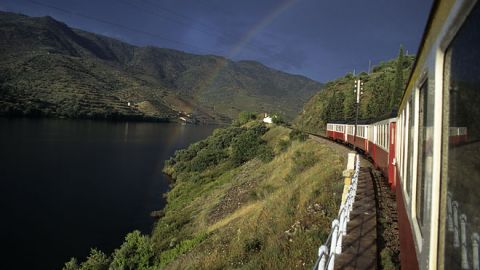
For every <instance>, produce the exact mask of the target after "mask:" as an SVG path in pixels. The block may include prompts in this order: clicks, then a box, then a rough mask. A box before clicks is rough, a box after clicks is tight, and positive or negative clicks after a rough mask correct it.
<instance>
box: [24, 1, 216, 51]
mask: <svg viewBox="0 0 480 270" xmlns="http://www.w3.org/2000/svg"><path fill="white" fill-rule="evenodd" d="M25 1H27V2H30V3H32V4H35V5H39V6H43V7H47V8H50V9H54V10H57V11H60V12H63V13H66V14H70V15H74V16H78V17H82V18H84V19H88V20H93V21H96V22H100V23H103V24H107V25H111V26H114V27H117V28H122V29H125V30H128V31H130V32H134V33H139V34H143V35H147V36H151V37H154V38H158V39H161V40H165V41H167V42H171V43H175V44H179V45H182V46H185V47H187V48H190V49H196V50H198V51H200V52H202V51H208V52H210V53H214V52H213V51H210V50H208V49H204V48H200V47H197V46H193V45H191V44H188V43H185V42H182V41H178V40H174V39H171V38H167V37H165V36H162V35H158V34H155V33H151V32H148V31H144V30H141V29H136V28H133V27H130V26H126V25H123V24H119V23H115V22H111V21H107V20H105V19H100V18H96V17H93V16H90V15H85V14H82V13H78V12H73V11H71V10H68V9H64V8H61V7H58V6H54V5H51V4H47V3H42V2H38V1H35V0H25Z"/></svg>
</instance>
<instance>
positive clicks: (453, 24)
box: [432, 1, 480, 269]
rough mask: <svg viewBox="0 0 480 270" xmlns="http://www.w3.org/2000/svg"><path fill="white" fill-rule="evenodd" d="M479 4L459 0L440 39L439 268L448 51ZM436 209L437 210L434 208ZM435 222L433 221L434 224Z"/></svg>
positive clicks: (443, 230) (445, 189) (442, 248)
mask: <svg viewBox="0 0 480 270" xmlns="http://www.w3.org/2000/svg"><path fill="white" fill-rule="evenodd" d="M476 5H480V1H458V2H456V3H455V5H454V8H453V10H454V12H452V14H450V16H449V17H448V18H447V20H446V23H445V26H444V29H443V33H444V36H443V38H442V40H441V41H440V45H439V50H438V53H437V55H438V57H437V58H438V62H439V63H438V66H440V67H439V75H440V76H439V78H440V80H439V81H440V89H441V91H440V92H441V94H440V98H439V99H440V100H441V104H442V110H441V111H440V114H441V116H442V119H441V121H440V123H441V127H440V128H441V131H440V134H441V135H442V136H441V140H440V143H439V144H440V147H441V153H440V157H439V159H440V160H439V164H440V169H439V170H438V171H439V174H440V175H439V182H440V184H439V192H438V197H439V198H438V203H437V205H438V207H439V209H438V210H437V211H436V212H434V213H432V219H433V218H435V217H437V220H436V223H437V224H436V225H437V226H436V227H435V228H434V232H432V235H433V236H434V237H435V239H433V240H435V241H436V243H438V249H437V252H435V253H434V254H432V255H434V256H435V257H434V258H433V259H435V261H434V263H435V264H434V266H436V267H438V269H445V263H446V261H445V253H444V251H445V249H446V245H445V241H446V240H445V238H446V230H447V225H446V224H447V218H446V216H447V201H448V199H447V197H448V194H447V192H448V183H447V181H446V180H445V179H446V178H447V176H448V169H449V165H448V162H449V127H450V95H449V89H448V88H447V87H445V80H446V77H445V70H446V63H447V60H446V57H447V52H448V50H449V49H450V47H451V45H453V42H454V41H455V38H456V37H457V34H458V33H459V32H460V30H461V29H462V27H463V25H464V23H465V22H466V20H467V18H468V17H469V16H470V14H471V11H472V10H473V9H474V8H475V7H476ZM432 212H433V210H432ZM433 214H436V215H437V216H433ZM432 225H433V224H432ZM437 258H438V259H437Z"/></svg>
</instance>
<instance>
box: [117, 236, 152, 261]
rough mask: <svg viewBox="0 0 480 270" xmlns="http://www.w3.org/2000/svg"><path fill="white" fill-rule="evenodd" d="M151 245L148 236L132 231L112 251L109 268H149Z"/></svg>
mask: <svg viewBox="0 0 480 270" xmlns="http://www.w3.org/2000/svg"><path fill="white" fill-rule="evenodd" d="M153 255H154V254H153V245H152V242H151V241H150V238H148V237H147V236H144V235H142V234H141V233H140V232H139V231H133V232H131V233H129V234H127V236H126V237H125V241H124V242H123V244H122V245H121V246H120V248H119V249H116V250H115V251H114V253H113V260H112V264H111V266H110V269H151V260H152V258H153Z"/></svg>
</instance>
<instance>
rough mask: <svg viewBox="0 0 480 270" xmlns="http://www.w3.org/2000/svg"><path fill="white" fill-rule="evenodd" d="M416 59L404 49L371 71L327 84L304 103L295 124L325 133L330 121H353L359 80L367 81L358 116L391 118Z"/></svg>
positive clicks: (370, 119)
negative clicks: (405, 53)
mask: <svg viewBox="0 0 480 270" xmlns="http://www.w3.org/2000/svg"><path fill="white" fill-rule="evenodd" d="M414 60H415V57H414V56H405V55H403V49H401V50H400V53H399V56H398V58H397V59H393V60H390V61H386V62H383V63H380V64H379V65H377V66H375V67H374V68H373V69H372V72H371V73H370V74H367V73H366V72H362V73H360V74H359V75H358V76H353V75H352V74H347V75H346V76H344V77H341V78H339V79H336V80H334V81H331V82H328V83H326V84H325V86H324V89H323V90H322V91H321V92H319V93H317V94H315V95H314V96H313V97H312V98H310V100H309V101H308V102H307V103H306V104H305V106H304V108H303V111H302V112H301V113H300V114H299V115H298V116H297V117H296V118H295V120H294V125H295V126H296V127H297V128H299V129H301V130H304V131H308V132H312V133H323V132H324V131H325V127H326V123H327V122H328V121H346V122H354V121H355V109H356V107H355V106H356V105H355V100H356V96H355V95H356V94H355V93H354V91H353V90H354V85H355V80H357V79H360V80H361V81H363V82H364V86H363V88H364V90H363V95H362V96H361V100H360V107H359V116H358V119H361V120H367V121H368V120H369V121H374V120H376V119H382V118H386V117H388V116H389V115H391V114H392V112H395V110H396V109H397V107H398V105H399V103H400V99H401V97H402V94H403V89H404V86H405V83H406V80H407V79H408V76H409V74H410V70H411V68H412V65H413V62H414Z"/></svg>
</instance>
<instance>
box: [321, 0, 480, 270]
mask: <svg viewBox="0 0 480 270" xmlns="http://www.w3.org/2000/svg"><path fill="white" fill-rule="evenodd" d="M326 136H327V137H328V138H330V139H331V140H335V141H338V142H342V143H345V144H349V145H351V146H355V148H357V149H358V150H359V151H361V152H363V153H364V154H365V155H367V156H369V157H370V158H371V160H372V161H373V164H374V165H375V166H376V167H377V168H378V169H379V170H380V171H382V172H383V174H384V176H385V178H386V179H388V183H389V184H390V187H391V189H392V190H394V192H395V194H396V204H397V212H398V228H399V238H400V263H401V268H402V269H474V270H479V269H480V262H479V261H480V260H479V257H480V254H479V244H480V209H479V207H480V3H478V1H476V0H475V1H474V0H468V1H467V0H463V1H454V0H441V1H435V2H434V3H433V6H432V10H431V12H430V16H429V19H428V23H427V26H426V29H425V32H424V35H423V38H422V41H421V45H420V47H419V49H418V52H417V58H416V61H415V63H414V66H413V69H412V72H411V74H410V77H409V78H408V81H407V85H406V88H405V91H404V94H403V97H402V100H401V103H400V104H399V107H398V112H397V113H396V115H395V116H394V117H389V118H387V119H383V120H382V121H377V122H373V123H368V124H363V123H362V124H360V125H354V124H345V123H339V122H328V123H327V125H326Z"/></svg>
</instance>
